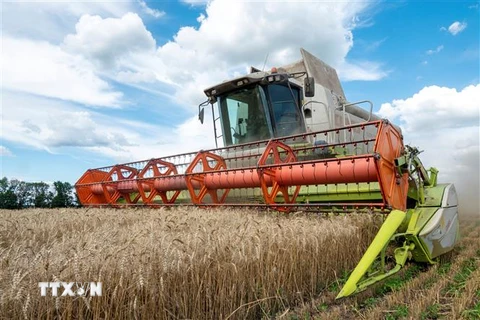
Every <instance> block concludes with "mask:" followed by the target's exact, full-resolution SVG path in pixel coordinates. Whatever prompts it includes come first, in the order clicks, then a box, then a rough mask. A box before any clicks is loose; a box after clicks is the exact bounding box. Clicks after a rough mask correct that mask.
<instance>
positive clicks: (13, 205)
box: [0, 177, 19, 209]
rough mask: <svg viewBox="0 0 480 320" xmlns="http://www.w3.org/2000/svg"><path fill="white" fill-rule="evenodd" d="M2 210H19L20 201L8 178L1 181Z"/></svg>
mask: <svg viewBox="0 0 480 320" xmlns="http://www.w3.org/2000/svg"><path fill="white" fill-rule="evenodd" d="M0 208H2V209H18V208H19V206H18V199H17V195H16V194H15V190H14V189H13V188H12V186H11V184H10V182H9V181H8V179H7V178H5V177H4V178H2V179H1V180H0Z"/></svg>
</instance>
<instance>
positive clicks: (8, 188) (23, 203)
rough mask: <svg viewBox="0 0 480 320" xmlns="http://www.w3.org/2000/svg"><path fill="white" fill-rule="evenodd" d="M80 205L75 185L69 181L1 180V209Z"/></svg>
mask: <svg viewBox="0 0 480 320" xmlns="http://www.w3.org/2000/svg"><path fill="white" fill-rule="evenodd" d="M76 206H79V202H78V200H77V197H76V193H75V192H74V189H73V186H72V185H71V184H70V183H68V182H61V181H55V182H54V183H53V185H50V184H48V183H45V182H25V181H20V180H16V179H12V180H8V179H7V178H5V177H4V178H2V179H1V180H0V209H24V208H67V207H76Z"/></svg>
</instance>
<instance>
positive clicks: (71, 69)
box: [1, 35, 122, 107]
mask: <svg viewBox="0 0 480 320" xmlns="http://www.w3.org/2000/svg"><path fill="white" fill-rule="evenodd" d="M2 40H3V53H2V65H1V71H2V73H3V77H2V78H3V83H2V85H3V88H5V89H10V90H16V91H22V92H27V93H33V94H37V95H42V96H47V97H52V98H58V99H62V100H70V101H74V102H78V103H83V104H87V105H94V106H107V107H117V106H119V104H120V99H121V98H122V93H121V92H118V91H114V90H113V89H112V88H111V87H110V85H109V84H108V83H107V82H106V81H104V80H102V79H101V78H100V77H99V76H97V75H96V73H95V72H94V68H93V65H92V64H91V63H90V62H89V61H87V60H85V59H83V58H82V57H80V56H77V55H73V54H69V53H67V52H65V51H63V50H62V49H61V48H59V47H58V46H54V45H51V44H49V43H47V42H45V41H33V40H28V39H15V38H12V37H10V36H6V35H4V36H3V39H2Z"/></svg>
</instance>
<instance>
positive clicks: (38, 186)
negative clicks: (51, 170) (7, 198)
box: [31, 182, 53, 208]
mask: <svg viewBox="0 0 480 320" xmlns="http://www.w3.org/2000/svg"><path fill="white" fill-rule="evenodd" d="M31 186H32V198H33V205H34V206H35V208H49V207H50V206H51V205H52V198H53V193H52V192H51V191H50V190H49V189H50V186H49V185H48V184H46V183H45V182H33V183H31Z"/></svg>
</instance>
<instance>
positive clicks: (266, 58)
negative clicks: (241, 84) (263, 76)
mask: <svg viewBox="0 0 480 320" xmlns="http://www.w3.org/2000/svg"><path fill="white" fill-rule="evenodd" d="M269 54H270V53H267V56H266V57H265V61H264V62H263V67H262V72H263V71H265V65H266V64H267V60H268V55H269Z"/></svg>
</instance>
